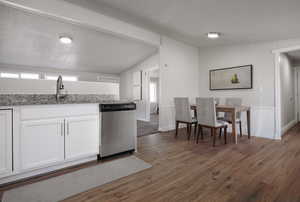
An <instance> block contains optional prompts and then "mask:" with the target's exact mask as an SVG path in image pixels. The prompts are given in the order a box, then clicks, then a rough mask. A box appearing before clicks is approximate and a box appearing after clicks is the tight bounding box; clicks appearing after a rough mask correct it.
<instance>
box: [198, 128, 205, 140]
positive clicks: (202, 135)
mask: <svg viewBox="0 0 300 202" xmlns="http://www.w3.org/2000/svg"><path fill="white" fill-rule="evenodd" d="M199 128H200V132H201V140H203V139H204V134H203V129H202V126H199Z"/></svg>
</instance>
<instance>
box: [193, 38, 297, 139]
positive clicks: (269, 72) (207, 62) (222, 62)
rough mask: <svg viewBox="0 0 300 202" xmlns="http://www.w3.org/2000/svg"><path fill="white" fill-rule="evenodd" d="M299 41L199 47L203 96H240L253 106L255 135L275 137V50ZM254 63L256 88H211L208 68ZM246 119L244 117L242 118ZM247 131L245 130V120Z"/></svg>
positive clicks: (253, 129) (252, 126) (254, 86)
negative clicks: (210, 89) (273, 51)
mask: <svg viewBox="0 0 300 202" xmlns="http://www.w3.org/2000/svg"><path fill="white" fill-rule="evenodd" d="M299 44H300V40H297V39H295V40H286V41H277V42H269V43H256V44H248V45H237V46H226V47H214V48H208V49H200V51H199V60H200V62H199V64H200V74H199V75H200V91H199V92H200V95H201V96H215V97H221V98H222V97H241V98H243V103H244V104H245V105H250V106H251V107H252V110H251V111H252V118H251V122H252V124H251V128H252V135H255V136H259V137H266V138H275V108H274V107H275V97H274V96H275V94H274V91H275V80H274V77H275V75H274V74H275V71H274V66H275V64H274V55H273V54H272V50H275V49H280V48H287V47H291V46H296V45H299ZM247 64H253V82H254V83H253V89H251V90H227V91H209V70H210V69H217V68H225V67H233V66H239V65H247ZM242 118H243V119H245V116H243V117H242ZM243 123H244V131H246V127H245V124H246V121H243Z"/></svg>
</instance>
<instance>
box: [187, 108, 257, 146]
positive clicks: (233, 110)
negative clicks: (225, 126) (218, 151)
mask: <svg viewBox="0 0 300 202" xmlns="http://www.w3.org/2000/svg"><path fill="white" fill-rule="evenodd" d="M191 110H193V111H194V115H195V117H197V106H196V105H195V104H192V105H191ZM216 112H225V113H230V114H231V124H232V132H231V135H232V138H233V139H234V142H235V144H237V143H238V138H237V134H236V114H237V113H239V112H240V113H242V112H246V114H247V132H248V138H249V139H250V137H251V123H250V119H251V107H250V106H244V105H241V106H230V105H216Z"/></svg>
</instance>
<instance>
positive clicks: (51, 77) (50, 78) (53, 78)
mask: <svg viewBox="0 0 300 202" xmlns="http://www.w3.org/2000/svg"><path fill="white" fill-rule="evenodd" d="M57 78H58V76H49V75H45V79H46V80H57Z"/></svg>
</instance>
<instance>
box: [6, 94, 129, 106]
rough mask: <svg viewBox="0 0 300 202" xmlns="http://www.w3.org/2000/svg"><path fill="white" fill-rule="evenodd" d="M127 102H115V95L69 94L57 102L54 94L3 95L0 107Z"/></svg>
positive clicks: (122, 101) (118, 101) (123, 101)
mask: <svg viewBox="0 0 300 202" xmlns="http://www.w3.org/2000/svg"><path fill="white" fill-rule="evenodd" d="M126 102H130V101H129V100H117V99H116V96H115V95H93V94H88V95H82V94H70V95H67V96H66V97H65V98H63V99H61V100H60V101H59V102H57V101H56V96H55V94H51V95H50V94H3V95H0V106H1V107H4V106H22V105H51V104H86V103H99V104H106V103H126Z"/></svg>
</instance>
